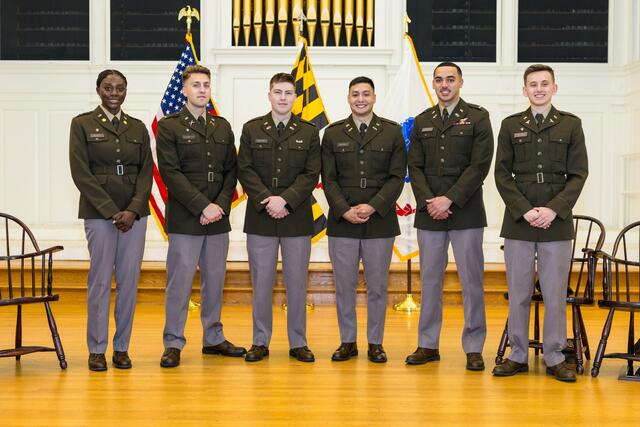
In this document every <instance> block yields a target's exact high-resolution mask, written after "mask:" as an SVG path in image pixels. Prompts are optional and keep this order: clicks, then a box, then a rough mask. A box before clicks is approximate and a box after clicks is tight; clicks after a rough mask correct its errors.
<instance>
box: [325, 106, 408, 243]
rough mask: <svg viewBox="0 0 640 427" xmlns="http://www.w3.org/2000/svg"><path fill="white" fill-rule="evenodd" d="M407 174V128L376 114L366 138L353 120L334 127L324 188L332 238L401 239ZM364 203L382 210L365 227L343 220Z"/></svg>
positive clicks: (327, 145)
mask: <svg viewBox="0 0 640 427" xmlns="http://www.w3.org/2000/svg"><path fill="white" fill-rule="evenodd" d="M406 171H407V150H406V148H405V143H404V138H403V136H402V128H401V127H400V126H399V125H398V124H397V123H395V122H393V121H391V120H387V119H384V118H381V117H378V116H376V115H375V114H374V115H373V118H372V119H371V122H370V123H369V127H368V128H367V131H366V132H365V134H364V137H361V136H360V133H359V131H358V128H357V127H356V125H355V123H354V121H353V118H352V117H351V116H350V117H349V118H347V119H345V120H340V121H338V122H335V123H333V124H332V125H331V126H329V127H328V128H327V129H326V130H325V133H324V136H323V138H322V186H323V188H324V193H325V195H326V197H327V201H328V202H329V217H328V221H327V235H328V236H334V237H349V238H354V239H373V238H385V237H394V236H397V235H399V234H400V227H399V226H398V217H397V215H396V210H395V206H396V200H398V197H400V193H401V192H402V188H403V186H404V178H405V176H406ZM362 203H366V204H369V205H371V206H372V207H373V208H374V209H375V210H376V211H375V212H374V213H373V215H371V217H369V220H368V221H367V222H365V223H363V224H352V223H350V222H349V221H347V220H346V219H344V218H342V215H343V214H344V213H345V212H347V211H348V210H349V209H350V207H351V206H356V205H359V204H362Z"/></svg>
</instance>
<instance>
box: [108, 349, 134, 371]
mask: <svg viewBox="0 0 640 427" xmlns="http://www.w3.org/2000/svg"><path fill="white" fill-rule="evenodd" d="M111 361H112V362H113V366H114V367H115V368H118V369H131V359H129V355H128V354H127V352H126V351H114V352H113V356H112V357H111Z"/></svg>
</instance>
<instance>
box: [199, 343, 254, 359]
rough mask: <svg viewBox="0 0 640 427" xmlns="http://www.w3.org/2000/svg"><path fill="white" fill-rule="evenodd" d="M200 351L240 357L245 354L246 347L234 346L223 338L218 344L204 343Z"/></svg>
mask: <svg viewBox="0 0 640 427" xmlns="http://www.w3.org/2000/svg"><path fill="white" fill-rule="evenodd" d="M202 353H204V354H220V355H222V356H227V357H242V356H244V355H245V354H247V349H246V348H244V347H236V346H235V345H233V344H231V343H230V342H229V341H227V340H224V341H222V342H221V343H220V344H216V345H206V346H204V347H202Z"/></svg>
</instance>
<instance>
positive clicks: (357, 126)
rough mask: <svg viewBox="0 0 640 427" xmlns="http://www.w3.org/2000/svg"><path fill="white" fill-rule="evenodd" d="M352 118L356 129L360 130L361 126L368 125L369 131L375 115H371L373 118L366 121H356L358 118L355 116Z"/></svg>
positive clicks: (370, 117)
mask: <svg viewBox="0 0 640 427" xmlns="http://www.w3.org/2000/svg"><path fill="white" fill-rule="evenodd" d="M351 118H352V119H353V123H354V124H355V125H356V129H360V125H361V124H363V123H364V124H365V125H367V129H368V128H369V125H370V124H371V120H373V114H371V116H369V118H368V119H367V120H365V121H361V120H359V119H356V117H355V116H354V115H353V114H352V115H351Z"/></svg>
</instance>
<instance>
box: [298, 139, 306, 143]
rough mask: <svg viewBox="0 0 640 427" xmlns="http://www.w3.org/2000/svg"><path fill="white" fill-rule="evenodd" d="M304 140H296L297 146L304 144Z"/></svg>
mask: <svg viewBox="0 0 640 427" xmlns="http://www.w3.org/2000/svg"><path fill="white" fill-rule="evenodd" d="M303 143H304V140H303V139H296V144H303Z"/></svg>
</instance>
